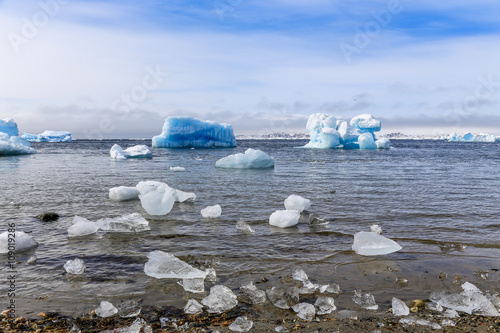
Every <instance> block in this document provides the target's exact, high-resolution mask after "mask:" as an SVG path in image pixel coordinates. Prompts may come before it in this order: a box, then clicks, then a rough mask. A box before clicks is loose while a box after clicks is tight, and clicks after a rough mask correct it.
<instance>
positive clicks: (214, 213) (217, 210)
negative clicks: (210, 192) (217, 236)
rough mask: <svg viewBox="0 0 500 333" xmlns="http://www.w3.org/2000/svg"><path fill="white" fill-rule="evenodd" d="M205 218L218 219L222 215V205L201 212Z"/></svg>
mask: <svg viewBox="0 0 500 333" xmlns="http://www.w3.org/2000/svg"><path fill="white" fill-rule="evenodd" d="M200 213H201V215H202V216H203V217H204V218H208V219H216V218H219V217H220V216H221V214H222V208H221V206H220V205H214V206H208V207H206V208H203V209H202V210H201V211H200Z"/></svg>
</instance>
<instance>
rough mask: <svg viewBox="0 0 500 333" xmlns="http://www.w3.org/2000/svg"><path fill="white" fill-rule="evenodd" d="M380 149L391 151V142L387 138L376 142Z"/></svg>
mask: <svg viewBox="0 0 500 333" xmlns="http://www.w3.org/2000/svg"><path fill="white" fill-rule="evenodd" d="M375 144H376V145H377V148H378V149H389V148H391V147H390V144H391V142H390V141H389V139H387V138H380V139H378V140H376V141H375Z"/></svg>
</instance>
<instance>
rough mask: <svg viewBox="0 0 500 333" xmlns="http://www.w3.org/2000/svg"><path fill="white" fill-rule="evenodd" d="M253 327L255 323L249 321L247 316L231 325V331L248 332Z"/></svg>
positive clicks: (237, 319) (239, 318)
mask: <svg viewBox="0 0 500 333" xmlns="http://www.w3.org/2000/svg"><path fill="white" fill-rule="evenodd" d="M252 327H253V321H251V320H248V319H247V317H246V316H241V317H238V318H236V320H235V321H234V322H233V323H232V324H231V325H229V329H230V330H231V331H235V332H248V331H250V330H251V329H252Z"/></svg>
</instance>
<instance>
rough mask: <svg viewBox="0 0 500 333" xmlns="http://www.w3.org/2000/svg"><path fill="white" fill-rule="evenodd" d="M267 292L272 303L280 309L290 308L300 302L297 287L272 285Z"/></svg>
mask: <svg viewBox="0 0 500 333" xmlns="http://www.w3.org/2000/svg"><path fill="white" fill-rule="evenodd" d="M266 294H267V297H268V298H269V300H270V301H271V303H273V305H274V306H275V307H277V308H280V309H290V306H291V305H294V304H297V303H298V302H299V291H298V289H297V288H284V287H272V288H270V289H267V290H266Z"/></svg>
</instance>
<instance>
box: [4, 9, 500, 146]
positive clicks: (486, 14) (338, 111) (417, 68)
mask: <svg viewBox="0 0 500 333" xmlns="http://www.w3.org/2000/svg"><path fill="white" fill-rule="evenodd" d="M499 14H500V3H497V2H494V1H486V0H477V1H440V2H436V1H430V0H422V1H414V0H413V1H412V0H390V1H353V0H343V1H340V0H309V1H299V0H275V1H263V0H214V1H203V2H202V1H180V0H173V1H159V0H157V1H153V0H151V1H141V2H138V1H100V0H93V1H85V0H40V1H24V0H17V1H16V0H3V1H0V22H1V23H0V36H1V38H0V56H1V58H0V59H2V61H1V62H0V118H6V117H10V118H14V119H15V120H16V122H17V123H18V125H19V128H20V130H21V132H32V133H40V132H42V131H44V130H46V129H51V130H70V131H72V132H73V134H74V136H75V137H77V138H91V137H96V138H97V137H111V138H112V137H115V138H116V137H151V136H153V135H155V134H158V133H160V132H161V125H162V123H163V121H164V119H165V118H166V117H167V116H179V115H184V116H194V117H198V118H202V119H209V120H215V121H220V122H228V123H231V124H232V125H233V127H234V129H235V132H236V134H249V133H255V134H259V133H261V134H265V133H271V132H290V133H295V132H305V124H306V121H307V117H308V115H310V114H312V113H317V112H323V113H328V114H332V115H335V116H337V117H338V118H340V119H346V120H347V119H350V118H351V117H353V116H355V115H357V114H362V113H371V114H373V115H374V116H376V117H378V118H380V119H381V120H382V134H383V133H391V132H403V133H408V134H429V135H432V134H442V133H450V132H453V131H457V132H465V131H473V132H488V133H493V134H497V135H500V111H499V110H500V109H499V107H500V66H498V61H499V59H500V43H498V41H499V40H500V38H499V37H500V21H499V20H498V17H499Z"/></svg>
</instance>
